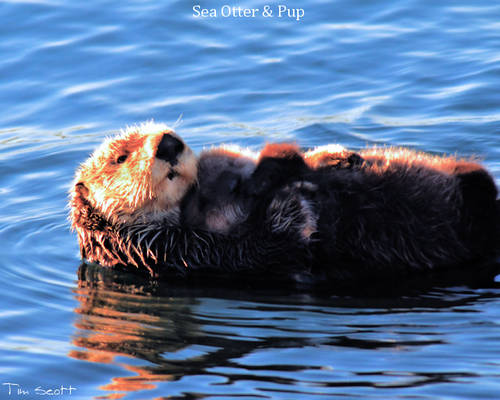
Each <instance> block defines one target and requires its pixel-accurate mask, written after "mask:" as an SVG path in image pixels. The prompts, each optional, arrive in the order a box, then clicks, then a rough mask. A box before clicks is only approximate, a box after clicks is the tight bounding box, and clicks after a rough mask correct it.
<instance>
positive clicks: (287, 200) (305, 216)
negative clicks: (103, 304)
mask: <svg viewBox="0 0 500 400" xmlns="http://www.w3.org/2000/svg"><path fill="white" fill-rule="evenodd" d="M316 190H317V185H315V184H313V183H311V182H307V181H300V182H294V183H292V184H290V185H287V186H285V187H284V188H283V189H281V190H280V191H279V192H278V193H277V194H276V196H275V197H274V198H273V200H272V201H271V204H270V205H269V207H268V209H267V221H268V223H269V224H270V226H271V230H272V231H273V232H276V233H284V232H286V233H291V234H295V235H297V236H298V238H299V240H300V241H302V242H305V243H308V242H309V241H311V238H312V235H313V233H314V232H316V230H317V222H318V215H317V213H316V210H315V207H314V203H313V201H312V200H311V197H312V196H311V194H312V193H313V192H315V191H316Z"/></svg>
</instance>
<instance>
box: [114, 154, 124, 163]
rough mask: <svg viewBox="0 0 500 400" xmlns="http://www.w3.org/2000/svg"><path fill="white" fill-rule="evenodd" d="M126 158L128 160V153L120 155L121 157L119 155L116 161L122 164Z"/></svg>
mask: <svg viewBox="0 0 500 400" xmlns="http://www.w3.org/2000/svg"><path fill="white" fill-rule="evenodd" d="M126 160H127V155H126V154H124V155H123V156H120V157H118V158H117V159H116V163H117V164H122V163H124V162H125V161H126Z"/></svg>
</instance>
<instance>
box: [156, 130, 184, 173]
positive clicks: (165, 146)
mask: <svg viewBox="0 0 500 400" xmlns="http://www.w3.org/2000/svg"><path fill="white" fill-rule="evenodd" d="M183 150H184V143H182V141H181V140H179V139H177V138H176V137H175V136H172V135H170V134H168V133H165V134H164V135H163V137H162V139H161V141H160V144H158V150H157V151H156V157H157V158H159V159H161V160H164V161H167V162H169V163H170V165H175V164H177V161H178V160H177V157H178V156H179V154H181V153H182V151H183Z"/></svg>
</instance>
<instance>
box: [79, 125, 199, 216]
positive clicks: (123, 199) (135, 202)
mask: <svg viewBox="0 0 500 400" xmlns="http://www.w3.org/2000/svg"><path fill="white" fill-rule="evenodd" d="M165 133H168V134H171V135H173V136H175V137H176V138H178V139H179V140H181V139H180V138H179V137H178V136H177V135H176V134H175V133H174V132H173V131H172V130H171V129H170V128H168V127H167V126H166V125H164V124H156V123H153V122H149V123H144V124H141V125H139V126H133V127H130V128H127V129H126V130H125V131H122V132H121V134H120V135H118V136H116V137H112V138H108V139H106V140H105V142H104V143H103V144H101V146H99V148H97V150H95V152H94V153H93V154H92V155H91V156H90V157H89V158H88V159H87V161H85V162H84V163H83V164H82V165H81V166H80V168H79V169H78V170H77V172H76V176H75V180H74V185H73V189H72V193H71V196H72V199H73V200H74V197H75V196H76V195H77V194H78V193H79V191H77V190H75V187H76V185H77V184H79V183H81V184H83V185H85V187H86V188H87V189H88V195H87V200H88V201H89V202H90V204H91V205H92V206H93V207H95V208H96V209H97V210H99V211H100V212H101V213H102V214H103V215H104V216H105V217H106V218H108V219H109V220H110V221H112V222H113V223H130V222H134V221H137V220H140V219H145V218H146V219H147V220H155V219H159V218H162V217H164V216H165V215H166V213H169V212H172V211H176V212H178V206H179V202H180V200H181V199H182V197H183V196H184V195H185V194H186V192H187V190H188V189H189V187H190V186H191V185H193V184H194V183H195V181H196V175H197V160H196V156H195V155H194V154H193V152H192V151H191V149H190V148H189V147H187V146H186V145H185V147H184V150H183V152H182V154H180V155H179V157H178V163H177V164H175V165H173V166H172V165H170V163H168V162H166V161H164V160H161V159H158V158H156V151H157V148H158V144H159V143H160V141H161V139H162V137H163V135H164V134H165ZM125 156H126V159H125V160H124V159H123V158H124V157H125ZM120 157H122V158H120ZM171 172H175V173H176V176H174V177H173V178H172V179H169V178H168V175H169V173H171Z"/></svg>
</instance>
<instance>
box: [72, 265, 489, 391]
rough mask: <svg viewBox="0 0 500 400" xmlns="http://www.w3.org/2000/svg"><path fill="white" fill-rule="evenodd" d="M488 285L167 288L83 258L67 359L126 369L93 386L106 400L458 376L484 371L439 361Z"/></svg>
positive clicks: (410, 383)
mask: <svg viewBox="0 0 500 400" xmlns="http://www.w3.org/2000/svg"><path fill="white" fill-rule="evenodd" d="M491 290H492V291H493V292H489V291H484V293H478V292H475V291H472V290H467V289H455V290H435V291H433V292H427V293H422V294H418V293H414V294H413V295H411V296H406V297H399V298H387V299H380V298H378V299H376V298H365V299H363V298H346V297H333V298H331V297H326V298H322V297H314V296H311V295H308V294H301V295H292V296H289V295H288V296H279V295H278V296H277V295H276V294H272V293H266V292H260V293H253V294H249V293H242V292H231V291H228V290H227V289H226V290H219V289H217V288H212V289H209V288H206V289H200V288H189V287H184V288H180V287H176V288H168V287H165V286H158V285H156V284H154V283H151V282H149V281H142V280H141V278H139V277H137V276H134V275H130V274H125V273H117V272H114V271H111V270H108V269H105V268H101V267H98V266H95V265H86V264H83V265H82V266H81V267H80V270H79V281H78V288H77V289H75V295H76V299H77V300H78V307H77V308H76V309H75V313H76V314H78V318H77V320H76V322H75V327H76V333H75V336H74V338H73V345H74V346H76V347H77V349H74V350H71V351H70V353H69V356H70V357H73V358H76V359H78V360H84V361H89V362H93V363H98V364H113V365H114V366H118V367H120V369H121V370H122V371H123V375H121V374H120V375H119V376H115V377H113V378H112V380H111V381H110V382H108V383H106V384H104V385H101V386H100V388H99V389H100V390H101V391H102V392H104V393H105V395H104V397H105V398H118V397H121V396H124V395H126V394H127V393H133V392H139V393H141V392H144V393H143V394H144V395H146V396H149V394H147V393H151V395H156V394H157V393H158V394H159V395H162V394H164V393H169V395H174V396H183V398H193V396H194V397H195V393H196V392H200V393H207V394H211V395H214V396H215V395H218V396H223V395H224V396H236V395H238V394H241V393H242V391H245V393H255V396H256V397H257V398H259V397H264V398H268V397H273V396H278V397H279V398H304V397H303V396H309V395H313V394H314V395H339V394H341V393H344V391H345V393H344V394H345V395H347V394H348V393H351V394H352V393H358V392H359V393H358V394H360V395H361V394H362V393H365V392H364V390H366V389H367V388H371V389H379V390H386V389H388V388H392V389H397V388H418V387H425V386H427V385H430V384H435V383H441V384H444V383H448V384H460V383H463V382H467V381H468V380H470V379H472V378H474V377H477V376H478V375H479V374H480V371H475V370H474V369H471V368H468V369H466V370H464V368H462V367H460V366H456V365H453V364H450V363H447V362H445V360H442V361H443V362H439V363H436V362H435V361H434V360H435V359H441V358H442V357H444V358H449V357H452V358H453V355H452V354H447V348H448V347H449V346H450V345H451V343H450V342H454V341H456V339H457V337H460V329H462V328H461V325H463V320H462V318H461V314H463V313H466V314H473V313H475V312H478V310H477V307H478V305H480V304H481V303H484V302H487V301H489V299H491V298H495V296H498V292H497V293H495V292H494V291H495V289H491ZM226 298H229V299H228V300H226ZM436 314H441V315H440V316H438V315H436ZM468 318H469V321H470V319H471V316H468ZM483 323H484V321H483ZM490 323H491V322H490ZM457 335H458V336H457ZM469 335H470V332H469ZM455 336H457V337H455ZM490 339H491V338H490ZM455 345H457V344H456V343H455ZM460 345H461V346H470V345H472V346H474V345H475V344H474V343H469V344H466V343H462V344H460ZM340 349H342V351H340ZM415 350H418V351H417V352H416V351H415ZM496 350H498V346H496ZM356 360H357V361H356ZM360 360H363V362H360ZM194 382H196V386H195V385H194ZM353 390H354V392H353ZM365 394H368V393H365ZM372 394H373V393H372ZM117 396H118V397H117ZM301 396H302V397H301Z"/></svg>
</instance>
